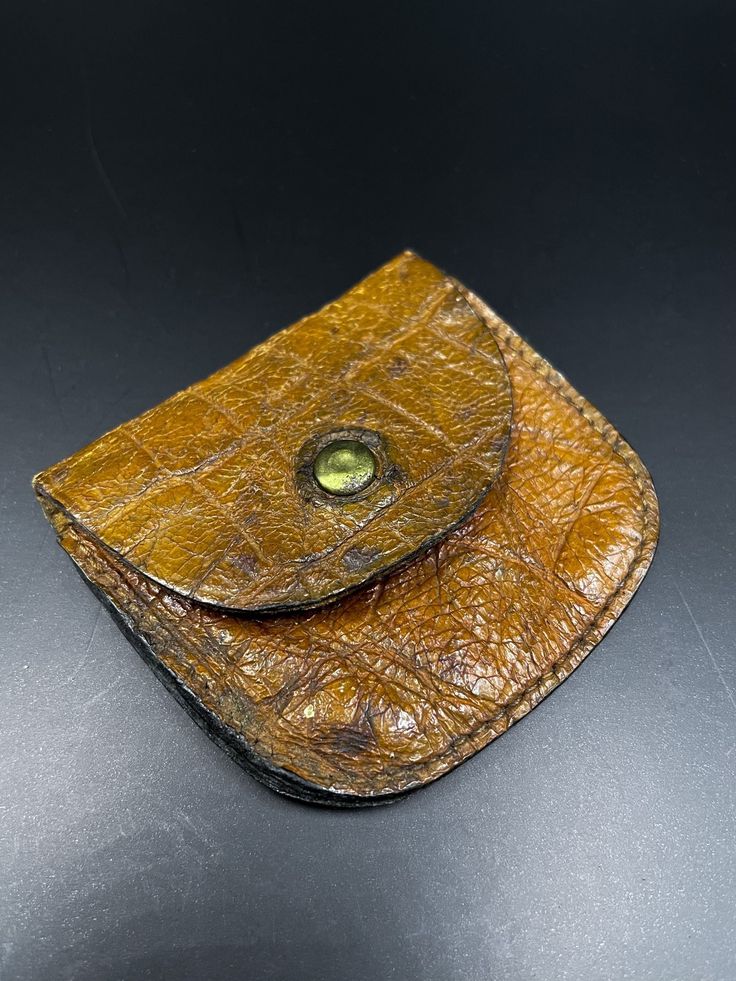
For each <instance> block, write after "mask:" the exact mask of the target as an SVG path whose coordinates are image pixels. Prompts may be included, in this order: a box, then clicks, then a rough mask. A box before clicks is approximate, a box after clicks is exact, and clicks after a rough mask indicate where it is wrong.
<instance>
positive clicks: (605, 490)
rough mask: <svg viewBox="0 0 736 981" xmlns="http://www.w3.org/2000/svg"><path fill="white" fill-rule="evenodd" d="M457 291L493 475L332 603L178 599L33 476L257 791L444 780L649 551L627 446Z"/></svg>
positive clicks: (654, 518)
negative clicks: (468, 501)
mask: <svg viewBox="0 0 736 981" xmlns="http://www.w3.org/2000/svg"><path fill="white" fill-rule="evenodd" d="M417 261H419V260H417ZM458 289H461V288H460V287H459V286H458ZM464 296H465V299H466V300H467V303H468V304H469V305H470V307H472V309H473V311H474V312H475V314H476V315H477V316H478V317H479V318H480V320H481V321H482V323H483V324H484V325H485V327H486V328H487V330H488V331H489V333H490V334H491V335H492V336H493V338H495V341H496V343H497V344H498V346H499V348H500V350H501V352H502V354H503V358H504V361H505V365H506V368H507V370H508V376H509V379H510V383H511V390H512V399H513V418H512V423H511V432H510V440H509V444H508V450H507V454H506V457H505V461H504V464H503V468H502V470H501V473H500V476H499V477H498V479H497V480H496V482H495V483H494V485H493V486H492V488H491V490H490V492H489V493H488V494H487V495H486V496H485V497H484V498H483V500H482V503H481V504H480V506H479V507H478V509H477V510H476V511H475V513H474V514H473V515H472V517H470V518H469V519H468V520H467V521H465V522H464V523H463V524H461V525H460V526H459V527H458V528H456V529H455V530H452V531H450V532H449V533H448V534H446V535H445V537H444V538H443V539H442V541H441V542H439V543H438V544H436V545H434V546H433V547H432V548H431V549H430V550H429V551H426V552H425V553H424V554H423V555H421V556H420V557H418V558H416V559H415V560H414V561H413V562H412V563H411V564H409V565H405V566H404V567H402V568H401V569H399V570H398V571H394V572H393V573H392V574H390V575H388V576H385V577H384V578H382V579H381V580H380V581H378V582H376V583H373V584H370V585H366V586H365V587H364V588H362V589H360V590H359V591H357V592H354V593H353V594H352V595H350V596H346V597H344V598H342V599H340V600H339V601H337V602H332V603H329V604H326V605H324V606H322V607H320V608H317V609H313V610H310V611H306V612H289V613H285V614H280V615H278V616H260V617H257V616H253V615H242V614H240V615H239V614H235V613H233V612H226V611H223V610H218V609H215V608H213V607H211V606H208V605H204V604H202V603H199V602H197V601H196V600H193V599H187V598H184V597H183V596H181V595H179V594H178V593H176V592H174V591H172V590H171V589H168V588H166V587H164V586H162V585H161V584H159V583H157V582H155V581H154V580H153V579H152V578H150V577H149V576H146V575H144V574H143V573H142V572H140V571H136V570H135V569H134V568H132V567H131V566H130V565H129V563H128V562H127V561H124V560H121V559H120V558H119V557H117V556H116V555H115V554H114V552H112V551H110V550H109V549H107V548H105V547H102V546H101V545H100V543H99V541H98V539H97V538H96V537H95V535H94V534H92V533H90V532H89V531H88V530H85V529H84V527H82V526H81V525H80V523H79V522H78V521H76V520H74V518H73V517H72V513H73V511H74V501H70V502H68V503H67V504H66V506H65V508H63V509H62V508H59V507H58V505H56V504H55V503H54V502H53V501H52V500H51V499H50V497H49V482H48V479H47V478H45V477H44V475H41V476H40V478H39V479H38V482H37V487H38V490H39V492H40V494H41V497H42V503H43V504H44V507H45V508H46V510H47V513H48V515H49V517H50V518H51V520H52V521H53V522H54V524H55V527H56V529H57V532H58V534H59V537H60V541H61V544H62V545H63V547H64V548H65V549H66V550H67V551H68V552H69V554H70V555H71V557H72V558H73V559H74V561H75V562H76V563H77V565H78V567H79V568H80V570H81V571H82V573H83V575H84V576H85V577H86V578H87V580H88V581H89V582H90V583H91V584H92V586H93V587H94V588H95V589H97V590H98V591H99V592H100V594H101V595H102V596H104V597H105V598H106V599H107V601H108V603H109V604H110V605H111V606H112V607H113V609H114V610H116V611H117V613H118V615H119V618H120V619H121V620H122V622H123V625H124V626H125V627H126V629H127V630H128V631H129V633H130V634H131V635H132V636H134V637H135V638H136V639H137V640H138V646H139V647H140V648H141V650H142V651H143V653H144V654H145V655H146V657H147V658H148V659H149V661H150V662H151V663H152V665H153V666H154V667H155V668H156V669H157V671H158V673H159V674H160V675H161V676H162V677H163V679H164V680H165V681H166V683H167V684H168V685H169V686H170V687H171V688H172V690H174V691H175V693H176V694H177V695H178V696H179V697H180V698H181V700H182V701H183V702H184V703H185V704H186V705H187V706H188V707H189V709H190V710H191V711H192V712H193V713H195V714H196V715H197V716H198V717H199V718H200V719H202V720H204V722H205V723H206V725H207V727H208V728H209V730H210V732H211V733H212V734H213V735H214V736H215V738H217V739H218V740H219V741H220V742H221V743H222V744H223V745H225V746H226V747H227V748H228V749H229V751H230V752H232V753H233V754H234V755H235V756H236V757H237V758H238V760H239V761H240V762H241V763H242V764H243V765H245V766H247V767H248V768H250V769H251V770H252V771H254V772H255V773H256V775H258V776H259V777H260V778H261V779H263V780H265V781H266V782H267V783H269V784H270V785H271V786H273V787H274V788H275V789H278V790H282V791H284V792H286V793H290V794H293V795H295V796H298V797H302V798H304V799H312V800H318V801H323V802H330V803H336V804H359V803H379V802H381V801H382V800H388V799H391V798H392V797H393V796H395V795H397V794H401V793H403V792H405V791H407V790H410V789H412V788H415V787H417V786H420V785H421V784H424V783H426V782H428V781H430V780H433V779H435V778H436V777H438V776H441V775H442V774H443V773H446V772H447V771H448V770H450V769H452V768H453V767H454V766H456V765H457V764H458V763H460V762H462V761H463V760H464V759H466V758H467V757H468V756H470V755H471V754H473V753H474V752H476V751H477V750H479V749H480V748H482V747H483V746H485V745H486V744H487V743H489V742H490V741H491V740H492V739H494V738H495V737H496V736H498V735H500V734H501V733H502V732H504V731H505V730H506V729H507V728H508V726H509V725H510V724H511V723H513V722H514V721H516V720H517V719H519V718H520V717H521V716H523V715H524V714H525V713H526V712H528V711H529V710H530V709H531V708H532V707H533V706H534V705H536V704H537V703H538V702H539V701H540V700H541V699H542V698H543V697H544V696H545V695H546V694H547V693H548V692H549V691H551V689H553V688H554V687H555V686H556V685H557V684H559V682H560V681H562V680H563V679H564V678H565V677H566V676H567V675H568V674H569V673H570V672H571V671H572V670H573V669H574V668H575V667H576V666H577V665H578V664H579V663H580V661H581V660H582V659H583V658H584V657H585V655H586V654H587V653H588V652H589V651H590V650H591V648H592V647H593V646H594V645H595V644H596V643H597V642H598V641H599V640H600V638H601V637H602V636H603V634H604V633H605V632H606V630H607V629H608V628H609V627H610V626H611V624H612V623H613V622H614V621H615V619H616V618H617V617H618V615H619V614H620V613H621V611H622V610H623V608H624V607H625V605H626V604H627V603H628V601H629V600H630V598H631V596H632V595H633V593H634V592H635V590H636V588H637V586H638V585H639V583H640V581H641V579H642V578H643V576H644V574H645V572H646V570H647V568H648V566H649V563H650V561H651V559H652V556H653V553H654V548H655V544H656V538H657V531H658V510H657V501H656V497H655V494H654V489H653V487H652V484H651V481H650V478H649V476H648V474H647V472H646V470H645V468H644V467H643V465H642V464H641V461H640V460H639V459H638V457H637V456H636V454H635V453H634V452H633V450H632V449H631V448H630V447H629V446H628V445H627V444H626V443H625V442H624V441H623V439H622V438H621V437H620V436H619V434H618V433H617V432H616V431H615V430H614V429H613V427H612V426H611V425H610V424H609V423H607V422H606V421H605V419H603V417H602V416H601V415H600V414H599V413H598V412H597V411H596V410H595V409H594V408H593V407H592V406H591V405H590V404H589V403H587V402H586V401H585V400H584V399H583V398H582V397H581V396H580V395H578V394H577V393H576V392H575V391H574V390H573V389H572V388H571V387H570V385H569V384H568V383H567V382H566V381H565V380H564V379H563V378H562V377H561V376H560V375H559V374H558V373H557V372H555V371H554V370H553V369H552V368H551V367H550V366H549V364H547V362H545V361H544V360H543V359H542V358H541V357H540V356H539V355H537V354H535V353H534V352H533V351H532V350H531V349H530V348H529V346H528V345H527V344H525V343H524V342H523V341H522V340H521V339H520V338H519V337H518V335H516V334H515V333H514V331H513V330H511V328H510V327H508V326H507V325H506V324H505V323H504V322H503V321H501V320H500V319H499V318H498V317H497V316H496V315H495V314H494V313H493V312H492V311H490V310H489V309H488V308H487V307H485V306H484V305H483V304H482V303H481V302H480V301H479V300H478V299H477V298H475V297H474V296H472V294H468V293H464ZM485 365H486V361H485V360H479V361H476V362H474V367H473V371H474V372H475V371H482V370H484V369H485ZM304 370H305V371H306V368H305V369H304ZM317 381H318V380H317V379H315V380H314V383H315V384H316V383H317ZM414 397H415V398H416V400H417V401H421V400H422V398H423V397H424V393H423V392H422V391H421V390H417V391H416V392H414ZM458 397H460V393H459V392H458ZM52 472H53V473H57V471H56V470H53V471H52ZM457 479H458V480H463V479H464V476H463V469H462V468H460V470H459V471H458V472H457ZM116 486H117V485H115V484H108V483H103V484H101V487H102V488H103V491H104V489H105V487H116ZM100 494H101V495H102V492H100ZM100 501H101V502H102V501H103V498H102V496H100ZM104 503H105V506H107V507H109V506H110V504H111V503H112V502H111V501H109V500H107V499H105V502H104ZM399 506H400V502H399ZM438 520H440V522H441V520H442V519H441V516H440V514H439V513H438ZM274 534H277V531H276V530H275V532H274ZM268 544H269V539H268V538H267V537H266V538H265V539H264V541H263V547H264V549H266V548H267V547H268ZM191 547H192V549H193V550H196V549H197V547H198V543H197V539H196V537H195V538H193V539H192V543H191Z"/></svg>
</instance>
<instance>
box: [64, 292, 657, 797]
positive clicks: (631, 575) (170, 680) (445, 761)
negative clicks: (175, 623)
mask: <svg viewBox="0 0 736 981" xmlns="http://www.w3.org/2000/svg"><path fill="white" fill-rule="evenodd" d="M458 285H459V284H458ZM460 288H461V289H462V291H463V294H464V295H465V297H466V298H467V299H468V302H470V303H471V305H473V306H474V309H476V310H477V311H478V313H479V315H480V316H481V317H482V318H483V319H484V320H485V322H486V323H487V324H488V326H489V329H491V330H492V332H493V334H494V337H495V338H496V340H497V342H498V343H499V347H500V349H501V352H502V354H505V353H510V352H513V353H514V354H515V355H516V356H518V357H521V358H522V359H523V360H524V361H526V363H527V364H529V365H530V366H531V367H532V368H533V369H534V370H535V371H536V372H537V373H538V374H539V375H540V376H541V377H542V378H544V380H545V381H547V382H548V383H549V384H550V385H551V386H552V387H553V388H555V389H556V391H557V392H558V393H559V394H560V395H562V397H563V398H564V399H565V401H567V402H568V404H570V405H571V406H572V407H573V408H575V409H576V411H577V412H579V413H580V415H581V416H582V417H583V418H584V419H585V420H586V421H587V422H588V424H589V425H590V426H591V427H592V428H593V429H594V430H595V431H596V432H597V433H598V434H599V436H601V437H602V438H603V439H604V440H605V441H606V442H607V443H608V444H609V445H610V446H611V447H612V449H613V450H614V451H615V452H616V453H617V454H618V455H619V456H620V457H621V459H622V460H623V461H624V462H625V463H626V465H627V467H628V468H629V470H630V472H631V473H632V476H633V478H634V481H635V483H636V486H637V488H638V489H639V493H640V501H641V515H642V540H641V543H640V545H639V547H638V549H637V551H636V553H635V555H634V557H633V558H632V562H631V564H630V566H629V568H628V570H627V573H626V575H625V576H624V577H623V578H622V580H621V582H620V583H619V585H618V587H617V588H616V589H615V590H614V591H613V592H612V593H611V595H610V597H609V599H608V601H607V602H606V604H605V605H604V606H603V607H602V609H601V610H600V611H599V613H598V614H597V616H596V618H595V619H594V621H593V622H592V623H591V624H590V625H589V626H588V627H587V628H586V630H585V631H584V632H583V633H582V634H581V636H580V637H579V638H578V640H577V641H576V643H575V644H574V645H572V646H571V647H569V648H568V649H566V650H565V651H564V652H563V653H562V654H561V656H560V657H559V658H558V660H557V661H556V662H555V664H554V665H553V667H552V668H551V669H550V670H549V671H548V672H547V673H546V674H545V675H543V676H542V677H541V678H540V679H538V680H537V682H535V684H534V685H532V686H530V687H529V688H528V689H526V690H525V691H524V692H522V693H521V694H520V695H519V696H517V698H515V699H514V700H513V701H512V702H511V703H509V704H508V705H506V706H504V708H503V709H502V710H501V711H500V712H498V713H496V714H495V715H494V716H493V717H491V718H490V719H488V720H487V721H486V722H485V723H483V724H482V725H481V726H479V727H477V728H476V729H475V730H473V731H472V732H470V733H467V734H466V735H464V736H462V737H461V738H459V739H458V740H456V741H455V742H454V743H453V745H452V746H451V747H450V748H448V750H446V751H445V752H444V753H443V754H441V755H438V756H436V757H434V758H433V759H432V760H431V761H430V763H427V762H426V761H425V762H423V763H422V764H417V765H415V766H413V767H408V768H407V769H406V770H405V771H404V775H405V776H407V777H408V778H409V779H408V780H407V781H406V782H402V784H401V786H399V787H397V788H396V789H393V790H389V791H384V792H381V793H377V794H369V795H353V794H344V793H340V792H335V791H330V790H327V789H325V788H324V787H321V786H319V785H317V784H312V783H309V782H308V781H305V780H303V779H302V778H300V777H298V776H297V775H296V774H294V773H292V772H291V771H289V770H286V769H282V768H279V767H276V766H274V765H273V764H271V763H270V762H269V761H268V760H266V759H264V758H263V757H261V756H259V755H258V753H256V752H255V750H254V749H253V748H252V747H251V746H250V745H249V744H248V743H247V742H246V741H245V740H244V739H243V738H242V737H241V736H239V735H238V734H237V733H235V732H234V731H233V730H231V729H229V728H228V727H227V726H225V725H224V724H223V723H222V722H221V721H220V720H219V718H218V717H217V716H216V715H215V714H214V713H212V712H210V711H209V710H208V709H207V708H205V706H204V705H203V704H202V703H201V702H200V701H199V699H198V698H197V696H196V695H195V694H194V693H193V692H192V691H191V690H190V689H188V688H187V686H186V685H185V684H184V683H183V682H181V681H180V680H179V679H178V678H177V677H176V675H175V674H174V673H173V672H171V671H169V669H168V668H166V667H165V666H164V665H163V664H161V662H160V661H159V660H158V658H157V657H156V655H155V653H154V652H153V651H152V650H151V648H150V647H149V646H148V644H147V642H146V641H145V639H144V638H143V637H141V636H140V635H138V634H137V633H136V632H135V628H134V627H133V626H132V624H131V622H130V621H129V620H128V619H127V618H126V615H125V613H124V611H122V610H120V609H119V608H118V607H116V606H115V604H114V603H113V602H112V600H111V599H110V598H109V597H108V596H107V595H106V594H105V593H103V592H102V591H101V590H100V589H99V588H98V587H96V586H95V585H94V584H92V583H91V582H90V581H89V579H88V578H87V576H86V575H85V574H84V572H83V570H81V569H80V568H79V566H77V563H76V562H75V563H74V564H75V567H76V568H77V569H78V570H79V572H80V574H81V575H82V578H83V579H84V580H85V581H86V582H87V583H88V585H89V586H90V588H91V589H92V590H93V592H94V593H95V594H96V595H97V596H98V597H99V598H100V599H101V601H102V602H103V603H104V605H105V606H106V607H107V608H108V610H110V612H111V613H112V615H113V617H114V619H115V620H116V621H117V622H118V624H119V626H120V627H121V629H122V630H123V632H124V633H125V635H126V636H127V637H128V638H129V639H130V640H131V641H132V643H133V644H134V646H135V647H136V649H137V650H138V651H139V653H140V654H141V655H142V656H143V658H144V660H145V661H146V663H148V664H149V666H150V667H151V668H152V669H153V671H154V673H155V674H156V675H157V677H158V678H159V679H160V680H161V681H162V682H163V683H164V685H165V686H166V687H167V688H168V689H169V690H170V691H171V692H172V693H173V694H174V695H175V697H176V698H177V700H178V701H179V702H180V704H182V705H183V706H184V708H185V709H186V710H187V712H188V713H189V714H190V715H191V716H192V717H193V718H194V719H195V721H196V722H197V723H198V724H199V725H200V726H201V727H202V728H204V729H205V731H206V732H207V733H208V735H209V736H210V737H211V738H212V739H213V740H214V741H215V742H216V743H217V744H218V745H220V746H221V747H222V748H223V749H225V751H226V752H227V753H228V755H230V756H231V757H232V758H233V759H234V760H235V761H236V762H237V763H238V764H239V765H240V766H242V767H243V768H244V769H245V770H247V771H248V772H249V773H251V774H252V775H253V776H254V777H256V778H257V779H258V780H259V781H260V782H262V783H264V784H266V785H267V786H269V787H270V788H271V789H273V790H276V791H278V792H280V793H282V794H286V795H287V796H290V797H293V798H296V799H298V800H301V801H304V802H307V803H313V804H323V805H329V806H333V807H345V808H350V807H365V806H376V805H379V804H383V803H389V802H392V801H395V800H398V799H400V798H402V797H404V796H406V795H407V794H408V793H410V792H411V791H413V790H416V789H417V788H419V787H422V786H425V785H426V784H427V783H430V782H433V781H434V780H436V779H438V778H439V777H441V776H444V775H445V774H447V773H449V772H451V771H452V770H453V769H454V768H455V767H456V766H459V765H460V764H461V763H462V762H464V761H465V760H467V759H468V758H469V757H470V756H472V755H474V754H475V753H476V752H478V751H479V750H480V749H482V748H484V747H485V746H487V745H488V744H489V743H490V742H492V741H493V740H494V739H496V738H498V736H500V735H502V734H503V733H504V732H505V731H506V730H507V729H508V728H509V727H510V726H511V725H513V724H514V723H515V722H517V721H519V719H521V718H523V717H524V715H526V714H527V713H528V712H529V711H531V709H532V708H534V707H535V706H536V705H537V704H539V702H541V701H542V699H543V698H545V697H546V696H547V695H548V694H549V693H550V692H551V691H553V690H554V689H555V688H556V687H557V686H558V685H559V684H560V683H561V682H562V681H563V680H564V679H565V678H567V677H568V676H569V675H570V674H571V672H572V671H573V670H574V669H575V668H576V667H577V666H578V665H579V664H580V663H581V662H582V661H583V659H584V658H585V657H586V656H587V655H588V654H589V653H590V651H591V650H592V649H593V647H595V646H596V645H597V644H598V643H599V641H600V640H601V639H602V637H603V636H604V635H605V634H606V632H607V631H608V630H609V629H610V628H611V627H612V626H613V624H614V623H615V622H616V620H617V619H618V617H619V616H620V615H621V613H622V612H623V610H624V608H625V607H626V605H627V604H628V603H629V601H630V600H631V599H632V597H633V595H634V594H635V592H636V590H637V588H638V586H639V584H640V583H641V580H642V579H643V577H644V575H645V573H646V571H647V569H648V568H649V565H650V563H651V561H652V558H653V555H654V551H655V549H656V543H657V534H658V526H659V520H658V517H659V508H658V502H657V498H656V494H655V491H654V487H653V484H652V481H651V477H650V475H649V473H648V471H647V470H646V468H645V467H644V465H643V463H642V462H641V460H640V459H639V457H638V456H637V454H636V453H635V452H634V450H633V449H632V448H631V447H630V446H629V444H628V443H626V441H625V440H624V439H623V437H621V435H620V434H619V433H618V432H617V431H616V430H615V428H614V427H613V426H612V425H611V424H610V423H609V422H608V421H607V420H606V419H605V417H604V416H603V415H602V414H601V413H600V412H599V411H598V410H597V409H595V408H594V407H593V406H592V405H591V404H590V403H589V402H588V401H587V400H586V399H585V398H584V397H583V396H582V395H580V394H579V393H578V392H577V391H575V389H573V388H572V386H571V385H570V384H569V382H567V380H566V379H565V378H564V377H563V376H562V375H561V374H560V373H559V372H558V371H556V370H555V369H554V368H553V367H552V366H551V365H550V364H549V363H548V362H547V361H546V360H545V359H544V358H543V357H542V356H541V355H539V354H537V352H536V351H534V350H533V349H532V348H531V347H530V346H529V345H528V344H526V342H525V341H523V340H522V338H521V337H519V335H518V334H517V333H516V332H515V331H514V330H513V329H512V328H511V327H509V326H508V324H506V323H505V322H504V321H503V320H502V319H501V318H500V317H498V316H497V315H496V314H495V313H494V312H493V311H492V310H491V309H490V308H489V307H488V306H487V305H486V304H484V303H483V302H482V301H481V300H480V299H479V298H478V297H476V296H475V295H474V294H472V293H470V292H469V291H467V290H465V289H464V288H462V287H460Z"/></svg>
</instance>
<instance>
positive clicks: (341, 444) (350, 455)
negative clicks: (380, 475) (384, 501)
mask: <svg viewBox="0 0 736 981" xmlns="http://www.w3.org/2000/svg"><path fill="white" fill-rule="evenodd" d="M376 469H377V465H376V458H375V456H374V455H373V453H371V451H370V450H369V449H368V447H367V446H366V445H365V443H361V442H360V440H357V439H336V440H333V441H332V442H331V443H328V444H327V446H324V447H322V449H321V450H320V451H319V453H318V454H317V456H316V458H315V460H314V465H313V473H314V479H315V480H316V481H317V483H318V484H319V486H320V487H321V488H322V490H323V491H326V492H327V493H328V494H338V495H340V496H341V497H347V496H349V495H350V494H357V493H358V492H359V491H362V490H365V488H366V487H368V485H369V484H371V483H372V482H373V481H374V480H375V477H376Z"/></svg>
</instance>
